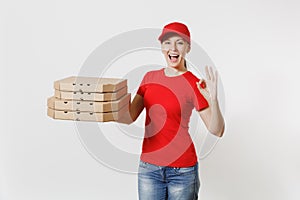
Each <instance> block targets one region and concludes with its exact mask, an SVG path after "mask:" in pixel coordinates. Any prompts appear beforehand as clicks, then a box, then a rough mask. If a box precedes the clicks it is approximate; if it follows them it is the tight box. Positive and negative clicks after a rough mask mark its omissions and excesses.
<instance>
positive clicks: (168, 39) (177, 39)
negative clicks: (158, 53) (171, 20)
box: [165, 39, 184, 42]
mask: <svg viewBox="0 0 300 200" xmlns="http://www.w3.org/2000/svg"><path fill="white" fill-rule="evenodd" d="M178 40H182V41H184V40H183V39H177V40H176V41H175V42H177V41H178ZM165 41H170V39H166V40H165Z"/></svg>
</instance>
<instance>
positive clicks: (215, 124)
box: [208, 99, 225, 137]
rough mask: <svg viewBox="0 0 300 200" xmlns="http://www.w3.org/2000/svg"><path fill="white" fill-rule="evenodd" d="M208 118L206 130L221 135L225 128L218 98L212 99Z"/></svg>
mask: <svg viewBox="0 0 300 200" xmlns="http://www.w3.org/2000/svg"><path fill="white" fill-rule="evenodd" d="M209 104H210V105H209V106H210V120H209V125H208V130H209V131H210V132H211V133H212V134H214V135H216V136H218V137H222V135H223V133H224V128H225V122H224V118H223V116H222V113H221V111H220V107H219V102H218V100H217V99H216V100H212V101H211V102H210V103H209Z"/></svg>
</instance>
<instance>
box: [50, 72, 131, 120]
mask: <svg viewBox="0 0 300 200" xmlns="http://www.w3.org/2000/svg"><path fill="white" fill-rule="evenodd" d="M54 89H55V92H54V96H52V97H49V98H48V100H47V106H48V107H47V114H48V116H49V117H51V118H54V119H63V120H77V121H95V122H107V121H118V120H119V119H121V116H122V115H123V114H124V113H125V112H128V109H129V103H130V98H131V96H130V95H131V94H130V93H127V90H128V88H127V80H126V79H117V78H96V77H76V76H71V77H68V78H64V79H61V80H58V81H55V82H54Z"/></svg>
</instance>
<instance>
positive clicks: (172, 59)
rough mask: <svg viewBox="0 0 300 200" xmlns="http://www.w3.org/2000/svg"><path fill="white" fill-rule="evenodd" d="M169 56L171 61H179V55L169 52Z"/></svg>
mask: <svg viewBox="0 0 300 200" xmlns="http://www.w3.org/2000/svg"><path fill="white" fill-rule="evenodd" d="M169 58H170V60H171V62H177V61H178V58H179V55H172V54H169Z"/></svg>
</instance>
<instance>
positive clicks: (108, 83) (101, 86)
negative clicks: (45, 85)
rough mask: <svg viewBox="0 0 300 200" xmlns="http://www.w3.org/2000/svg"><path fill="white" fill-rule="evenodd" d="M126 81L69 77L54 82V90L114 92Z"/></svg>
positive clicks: (122, 86) (125, 84) (123, 85)
mask: <svg viewBox="0 0 300 200" xmlns="http://www.w3.org/2000/svg"><path fill="white" fill-rule="evenodd" d="M125 86H127V79H118V78H97V77H82V76H71V77H68V78H64V79H61V80H58V81H55V82H54V88H55V90H60V91H72V92H77V91H78V92H116V91H118V90H120V89H121V88H124V87H125Z"/></svg>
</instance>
